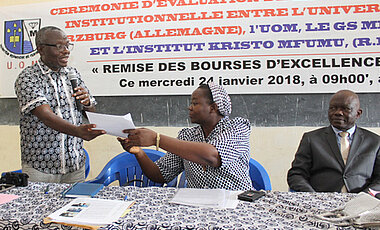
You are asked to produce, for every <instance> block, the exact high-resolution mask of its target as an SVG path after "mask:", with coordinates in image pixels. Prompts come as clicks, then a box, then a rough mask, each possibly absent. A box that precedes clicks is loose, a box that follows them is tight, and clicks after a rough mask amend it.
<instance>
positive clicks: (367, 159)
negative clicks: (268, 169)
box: [288, 126, 380, 192]
mask: <svg viewBox="0 0 380 230" xmlns="http://www.w3.org/2000/svg"><path fill="white" fill-rule="evenodd" d="M343 183H344V184H345V185H346V187H347V191H348V192H360V191H363V190H366V189H368V188H372V189H375V190H380V136H378V135H376V134H375V133H372V132H370V131H368V130H365V129H362V128H359V127H357V128H356V131H355V133H354V138H353V140H352V143H351V146H350V152H349V155H348V159H347V164H346V166H345V165H344V162H343V158H342V155H341V153H340V150H339V148H338V144H337V140H336V136H335V133H334V131H333V130H332V128H331V127H330V126H329V127H325V128H321V129H317V130H314V131H311V132H308V133H305V134H304V135H303V137H302V140H301V143H300V145H299V147H298V150H297V153H296V155H295V159H294V161H293V163H292V167H291V169H290V170H289V171H288V185H289V187H290V189H292V190H295V191H304V192H314V191H317V192H340V191H341V188H342V186H343Z"/></svg>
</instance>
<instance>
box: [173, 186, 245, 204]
mask: <svg viewBox="0 0 380 230" xmlns="http://www.w3.org/2000/svg"><path fill="white" fill-rule="evenodd" d="M238 193H239V192H235V191H228V190H225V189H196V188H179V189H178V191H177V192H176V194H175V195H174V197H173V198H172V199H171V200H170V201H169V203H174V204H182V205H189V206H201V207H212V208H236V206H237V205H238V203H239V201H238V200H237V198H236V196H237V194H238Z"/></svg>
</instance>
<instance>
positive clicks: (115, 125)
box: [86, 111, 136, 137]
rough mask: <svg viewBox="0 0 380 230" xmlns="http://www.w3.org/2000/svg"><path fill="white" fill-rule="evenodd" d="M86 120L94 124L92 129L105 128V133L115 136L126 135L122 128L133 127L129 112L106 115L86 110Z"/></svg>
mask: <svg viewBox="0 0 380 230" xmlns="http://www.w3.org/2000/svg"><path fill="white" fill-rule="evenodd" d="M86 114H87V117H88V120H89V122H90V123H91V124H95V125H96V128H95V129H94V130H105V131H106V132H107V134H110V135H113V136H117V137H127V136H128V134H126V133H123V130H124V129H135V128H136V127H135V125H134V124H133V120H132V116H131V114H130V113H128V114H126V115H124V116H118V115H108V114H101V113H92V112H87V111H86Z"/></svg>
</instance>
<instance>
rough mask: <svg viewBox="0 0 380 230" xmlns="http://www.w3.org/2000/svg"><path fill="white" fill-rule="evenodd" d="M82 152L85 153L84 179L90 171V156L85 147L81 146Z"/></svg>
mask: <svg viewBox="0 0 380 230" xmlns="http://www.w3.org/2000/svg"><path fill="white" fill-rule="evenodd" d="M83 151H84V154H85V155H86V163H85V174H84V178H85V179H86V178H87V176H88V174H89V173H90V156H89V155H88V152H87V150H86V149H84V148H83Z"/></svg>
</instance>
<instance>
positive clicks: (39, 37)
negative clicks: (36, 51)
mask: <svg viewBox="0 0 380 230" xmlns="http://www.w3.org/2000/svg"><path fill="white" fill-rule="evenodd" d="M55 30H57V31H60V32H62V33H63V30H61V29H60V28H58V27H55V26H46V27H42V28H41V29H40V30H39V31H38V32H37V35H36V46H37V47H39V46H41V45H42V44H43V43H45V39H46V37H45V35H46V33H47V32H50V31H55Z"/></svg>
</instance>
